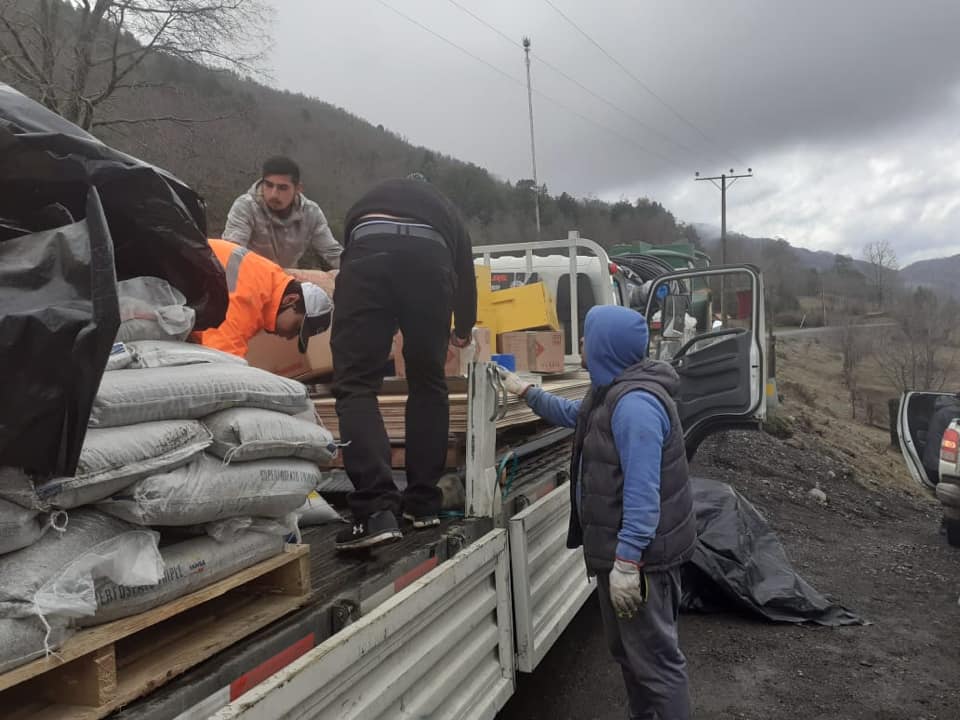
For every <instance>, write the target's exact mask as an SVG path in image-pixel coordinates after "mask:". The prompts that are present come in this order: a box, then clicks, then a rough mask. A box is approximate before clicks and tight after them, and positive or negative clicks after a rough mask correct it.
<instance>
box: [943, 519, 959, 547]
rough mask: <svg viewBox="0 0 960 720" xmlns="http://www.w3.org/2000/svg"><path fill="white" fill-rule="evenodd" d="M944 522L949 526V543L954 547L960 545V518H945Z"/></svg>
mask: <svg viewBox="0 0 960 720" xmlns="http://www.w3.org/2000/svg"><path fill="white" fill-rule="evenodd" d="M943 524H944V525H946V526H947V543H948V544H949V545H951V546H953V547H960V520H954V519H952V518H944V520H943Z"/></svg>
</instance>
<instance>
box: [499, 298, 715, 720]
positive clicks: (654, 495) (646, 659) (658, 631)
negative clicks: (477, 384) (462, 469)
mask: <svg viewBox="0 0 960 720" xmlns="http://www.w3.org/2000/svg"><path fill="white" fill-rule="evenodd" d="M648 340H649V332H648V330H647V323H646V320H644V318H643V316H642V315H640V314H639V313H637V312H635V311H634V310H630V309H628V308H625V307H618V306H609V305H606V306H597V307H594V308H592V309H591V310H590V311H589V312H588V313H587V317H586V320H585V321H584V340H583V344H584V349H583V355H584V357H585V360H586V367H587V370H588V372H589V373H590V384H591V387H590V391H589V392H588V393H587V396H586V397H585V398H584V399H583V400H582V401H577V400H567V399H565V398H560V397H557V396H555V395H551V394H550V393H548V392H546V391H545V390H542V389H541V388H538V387H536V386H533V385H530V384H529V383H525V382H523V380H522V379H521V378H519V377H518V376H517V375H515V374H514V373H511V372H508V371H506V370H504V369H502V368H501V370H500V374H501V377H502V378H503V381H504V385H505V386H506V388H507V390H508V391H510V392H512V393H513V394H515V395H518V396H520V397H521V398H523V399H524V400H525V401H526V402H527V404H528V405H529V406H530V408H531V409H532V410H533V411H534V412H535V413H537V415H539V416H540V417H541V418H543V419H544V420H546V421H548V422H550V423H552V424H554V425H560V426H563V427H569V428H576V434H575V436H574V438H575V439H574V449H573V459H572V462H571V466H570V478H571V480H570V500H571V513H570V528H569V532H568V535H567V546H568V547H571V548H575V547H580V546H581V545H582V546H583V554H584V559H585V560H586V564H587V572H588V573H589V574H590V575H596V577H597V587H598V590H599V594H600V609H601V613H602V616H603V627H604V634H605V636H606V641H607V645H608V646H609V648H610V652H611V654H612V655H613V658H614V659H615V660H616V661H617V663H619V665H620V667H621V669H622V671H623V680H624V683H625V684H626V688H627V696H628V701H629V707H630V717H631V718H632V719H637V718H644V719H646V718H651V719H652V718H659V720H686V718H688V717H689V716H690V699H689V692H688V688H687V663H686V659H685V658H684V656H683V653H682V652H681V651H680V646H679V641H678V637H677V616H678V614H679V609H680V566H681V565H682V564H683V563H684V562H686V561H687V560H689V559H690V556H691V555H692V554H693V546H694V542H695V541H696V526H695V520H694V514H693V495H692V492H691V490H690V480H689V476H688V470H687V456H686V450H685V447H684V441H683V429H682V427H681V425H680V418H679V416H678V414H677V407H676V404H675V403H674V400H673V395H674V394H675V393H676V391H677V389H678V387H679V382H680V381H679V377H678V376H677V374H676V372H675V371H674V369H673V368H672V367H671V366H670V365H669V364H667V363H664V362H659V361H655V360H651V359H649V358H648V357H647V344H648Z"/></svg>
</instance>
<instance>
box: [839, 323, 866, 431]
mask: <svg viewBox="0 0 960 720" xmlns="http://www.w3.org/2000/svg"><path fill="white" fill-rule="evenodd" d="M837 342H838V344H839V347H840V354H841V356H842V358H843V365H842V368H841V379H842V380H843V384H844V386H846V388H847V392H848V393H849V395H850V417H851V418H852V419H854V420H856V419H857V404H858V402H859V400H860V383H859V380H860V367H861V365H862V363H863V361H864V360H865V359H866V358H867V357H869V355H870V354H871V352H872V344H871V342H870V336H869V335H868V331H867V330H865V329H864V328H861V327H857V325H856V320H855V319H854V318H851V317H848V318H847V319H846V320H845V321H844V322H843V324H842V325H841V326H840V334H839V335H838V336H837Z"/></svg>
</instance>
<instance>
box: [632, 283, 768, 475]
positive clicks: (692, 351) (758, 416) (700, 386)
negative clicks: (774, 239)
mask: <svg viewBox="0 0 960 720" xmlns="http://www.w3.org/2000/svg"><path fill="white" fill-rule="evenodd" d="M704 287H707V288H709V301H708V302H709V305H710V306H712V311H711V312H709V313H708V314H707V317H708V318H715V319H712V320H711V321H710V322H708V323H703V322H702V321H701V322H698V320H697V318H695V317H694V315H693V305H694V298H693V296H694V292H700V293H701V294H702V293H703V290H702V289H703V288H704ZM698 288H700V290H697V289H698ZM721 296H722V298H723V301H722V303H721ZM721 305H722V306H723V307H722V312H721V308H720V306H721ZM714 313H720V314H719V315H715V314H714ZM644 314H645V316H646V318H647V322H648V324H649V326H650V351H649V352H650V357H652V358H654V359H656V360H663V361H666V362H669V363H670V364H671V365H673V367H674V369H675V370H676V371H677V374H678V375H679V376H680V391H679V393H678V395H677V397H676V401H677V409H678V411H679V413H680V420H681V422H682V423H683V429H684V436H685V438H686V444H687V456H688V457H692V456H693V454H694V453H695V452H696V449H697V447H698V446H699V445H700V443H701V442H702V441H703V439H704V438H705V437H707V435H709V434H711V433H714V432H717V431H719V430H729V429H735V428H750V429H755V428H757V427H758V426H759V423H760V422H761V421H762V420H763V419H764V417H765V416H766V402H765V400H766V398H765V395H764V390H765V388H766V383H767V370H766V363H767V358H766V328H765V322H764V304H763V277H762V275H761V274H760V271H759V270H758V269H757V268H755V267H753V266H750V265H742V266H721V267H713V268H707V269H703V270H682V271H679V272H675V273H669V274H666V275H662V276H661V277H659V278H657V279H656V281H655V282H654V283H653V285H652V287H651V288H650V292H649V294H648V296H647V304H646V311H645V313H644Z"/></svg>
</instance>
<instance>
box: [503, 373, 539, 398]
mask: <svg viewBox="0 0 960 720" xmlns="http://www.w3.org/2000/svg"><path fill="white" fill-rule="evenodd" d="M497 372H498V373H500V381H501V382H502V383H503V386H504V387H505V388H506V389H507V392H508V393H510V394H511V395H516V396H517V397H521V398H522V397H523V396H524V395H526V394H527V390H529V389H530V386H531V384H532V383H528V382H524V381H523V380H521V379H520V376H519V375H517V374H516V373H512V372H510V371H509V370H507V369H506V368H505V367H503V366H502V365H497Z"/></svg>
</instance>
